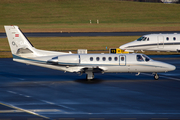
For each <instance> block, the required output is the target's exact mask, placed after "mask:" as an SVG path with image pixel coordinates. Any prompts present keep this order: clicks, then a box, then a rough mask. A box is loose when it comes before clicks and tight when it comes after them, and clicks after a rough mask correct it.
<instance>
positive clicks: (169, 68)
mask: <svg viewBox="0 0 180 120" xmlns="http://www.w3.org/2000/svg"><path fill="white" fill-rule="evenodd" d="M175 69H176V66H174V65H169V66H168V71H173V70H175Z"/></svg>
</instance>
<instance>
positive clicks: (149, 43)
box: [119, 33, 180, 52]
mask: <svg viewBox="0 0 180 120" xmlns="http://www.w3.org/2000/svg"><path fill="white" fill-rule="evenodd" d="M119 48H120V49H122V50H125V51H129V52H134V51H167V52H180V34H177V33H174V34H149V35H143V36H142V37H140V38H138V39H137V40H135V41H133V42H129V43H127V44H124V45H122V46H120V47H119Z"/></svg>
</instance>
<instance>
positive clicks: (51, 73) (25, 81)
mask: <svg viewBox="0 0 180 120" xmlns="http://www.w3.org/2000/svg"><path fill="white" fill-rule="evenodd" d="M150 57H151V58H154V59H157V60H159V61H164V62H167V63H170V64H173V65H175V66H176V70H175V71H172V72H168V73H159V75H160V78H159V80H154V78H153V76H152V75H151V73H142V74H140V75H139V76H135V74H134V73H133V74H131V73H105V74H95V79H94V80H93V81H91V82H88V81H86V80H85V74H84V75H82V76H79V75H78V74H75V73H64V72H62V71H57V70H52V69H47V68H42V67H37V66H32V65H26V64H22V63H17V62H14V61H12V58H2V59H0V120H1V119H8V120H17V119H18V120H34V119H36V120H46V119H52V120H64V119H65V120H76V119H78V120H79V119H83V120H84V119H86V120H109V119H117V120H139V119H142V120H145V119H150V120H162V119H180V62H179V61H180V55H158V56H150Z"/></svg>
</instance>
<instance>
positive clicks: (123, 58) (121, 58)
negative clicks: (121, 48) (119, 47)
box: [119, 55, 126, 65]
mask: <svg viewBox="0 0 180 120" xmlns="http://www.w3.org/2000/svg"><path fill="white" fill-rule="evenodd" d="M119 65H126V56H125V55H120V56H119Z"/></svg>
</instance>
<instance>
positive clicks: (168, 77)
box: [141, 73, 180, 81]
mask: <svg viewBox="0 0 180 120" xmlns="http://www.w3.org/2000/svg"><path fill="white" fill-rule="evenodd" d="M141 74H143V75H147V76H153V75H152V74H148V73H141ZM160 77H163V78H167V79H171V80H176V81H180V79H178V78H173V77H170V76H164V75H162V74H160Z"/></svg>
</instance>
